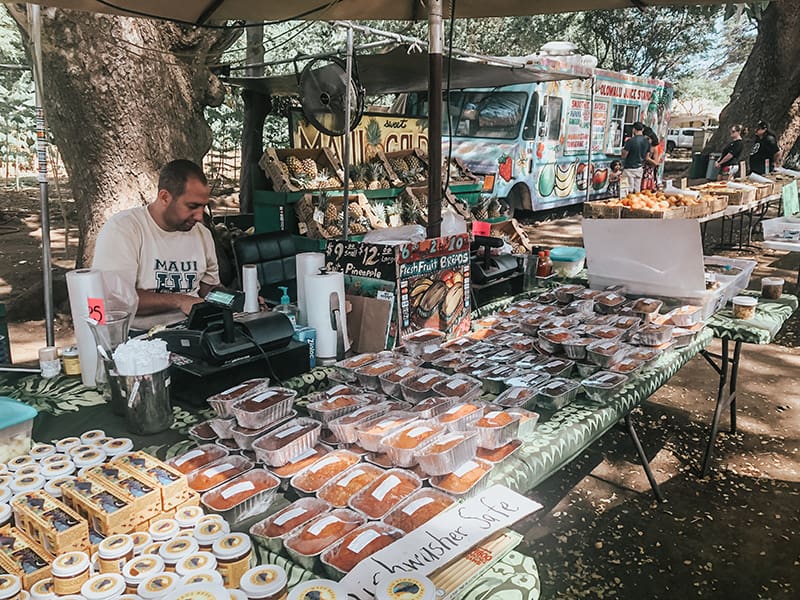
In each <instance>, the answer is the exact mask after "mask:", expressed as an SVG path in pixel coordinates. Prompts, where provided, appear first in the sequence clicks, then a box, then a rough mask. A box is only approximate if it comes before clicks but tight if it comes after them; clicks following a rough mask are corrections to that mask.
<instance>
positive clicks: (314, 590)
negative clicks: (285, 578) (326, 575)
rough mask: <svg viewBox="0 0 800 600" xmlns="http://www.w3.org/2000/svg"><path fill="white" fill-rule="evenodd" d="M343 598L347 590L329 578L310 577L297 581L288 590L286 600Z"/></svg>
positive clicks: (335, 599) (338, 599) (334, 599)
mask: <svg viewBox="0 0 800 600" xmlns="http://www.w3.org/2000/svg"><path fill="white" fill-rule="evenodd" d="M311 598H315V599H316V600H345V599H346V598H347V592H346V591H345V589H344V587H343V586H342V585H341V584H339V583H337V582H335V581H331V580H330V579H311V580H310V581H303V582H302V583H298V584H297V585H296V586H294V587H293V588H292V591H291V592H289V599H288V600H311Z"/></svg>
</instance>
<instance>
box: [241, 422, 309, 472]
mask: <svg viewBox="0 0 800 600" xmlns="http://www.w3.org/2000/svg"><path fill="white" fill-rule="evenodd" d="M321 429H322V423H320V422H319V421H316V420H314V419H308V418H305V417H300V418H298V419H293V420H292V421H290V422H288V423H286V424H284V425H281V426H280V427H278V428H277V429H274V430H272V431H271V432H270V433H268V434H266V435H264V436H263V437H261V438H259V439H258V440H256V441H255V442H253V450H254V451H255V453H256V457H257V458H258V460H260V461H261V462H263V463H264V464H267V465H269V466H273V467H278V466H283V465H285V464H286V463H287V462H289V461H290V460H291V459H292V458H294V457H295V456H297V455H299V454H301V453H302V452H304V451H305V450H307V449H309V448H313V447H314V446H315V445H316V444H317V440H318V439H319V434H320V431H321Z"/></svg>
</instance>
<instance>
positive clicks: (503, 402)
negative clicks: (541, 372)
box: [494, 377, 550, 408]
mask: <svg viewBox="0 0 800 600" xmlns="http://www.w3.org/2000/svg"><path fill="white" fill-rule="evenodd" d="M548 379H550V377H546V378H545V379H544V380H543V381H542V383H544V382H545V381H547V380H548ZM537 387H538V386H527V385H525V386H513V387H510V388H508V389H507V390H506V391H505V392H503V393H502V394H500V395H499V396H497V398H495V399H494V403H495V404H497V405H498V406H502V407H504V408H513V407H517V406H521V407H524V408H533V407H534V406H536V390H537Z"/></svg>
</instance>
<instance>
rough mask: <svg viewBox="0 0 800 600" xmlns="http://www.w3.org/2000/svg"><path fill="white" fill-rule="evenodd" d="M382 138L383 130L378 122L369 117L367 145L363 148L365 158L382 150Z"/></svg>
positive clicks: (369, 157)
mask: <svg viewBox="0 0 800 600" xmlns="http://www.w3.org/2000/svg"><path fill="white" fill-rule="evenodd" d="M382 138H383V132H382V131H381V125H380V123H378V120H377V119H375V118H372V119H370V120H369V122H368V123H367V146H366V148H364V157H365V158H366V159H367V160H369V159H371V158H372V157H373V156H376V155H377V154H378V152H381V151H383V143H382V142H381V140H382Z"/></svg>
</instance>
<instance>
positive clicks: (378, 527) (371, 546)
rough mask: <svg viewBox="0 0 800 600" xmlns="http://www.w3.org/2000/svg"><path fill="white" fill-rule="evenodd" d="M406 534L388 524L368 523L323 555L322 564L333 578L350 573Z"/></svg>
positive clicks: (346, 536)
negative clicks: (366, 559)
mask: <svg viewBox="0 0 800 600" xmlns="http://www.w3.org/2000/svg"><path fill="white" fill-rule="evenodd" d="M403 535H404V532H403V531H402V530H401V529H398V528H396V527H391V526H390V525H387V524H386V523H366V524H364V525H362V526H361V527H359V528H358V529H356V530H354V531H351V532H350V533H348V534H347V535H345V536H344V537H343V538H342V539H341V541H339V542H338V543H336V544H335V545H334V546H331V547H330V548H329V549H327V550H326V551H325V552H323V553H322V556H321V560H322V564H323V565H325V567H326V568H327V570H328V572H329V573H330V575H331V576H332V577H337V576H341V575H343V574H345V573H348V572H350V571H351V570H352V569H353V567H355V566H356V565H357V564H358V563H360V562H361V561H362V560H364V559H365V558H367V557H368V556H370V555H372V554H374V553H375V552H377V551H378V550H381V549H383V548H385V547H386V546H388V545H389V544H391V543H392V542H394V541H396V540H399V539H400V538H401V537H403Z"/></svg>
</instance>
